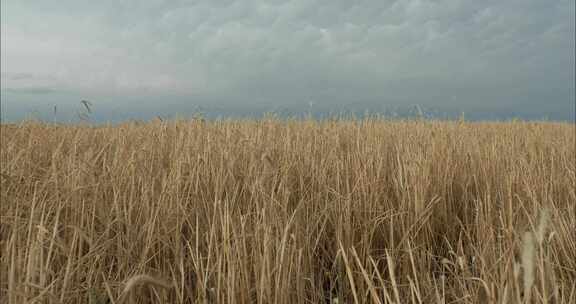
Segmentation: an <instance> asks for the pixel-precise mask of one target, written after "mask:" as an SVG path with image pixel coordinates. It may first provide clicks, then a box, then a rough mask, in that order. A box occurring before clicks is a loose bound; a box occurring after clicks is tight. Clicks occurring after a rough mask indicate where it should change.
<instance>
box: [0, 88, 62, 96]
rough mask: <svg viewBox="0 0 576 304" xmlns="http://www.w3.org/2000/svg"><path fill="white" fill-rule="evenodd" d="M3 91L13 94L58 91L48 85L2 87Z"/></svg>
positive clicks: (37, 93) (36, 93)
mask: <svg viewBox="0 0 576 304" xmlns="http://www.w3.org/2000/svg"><path fill="white" fill-rule="evenodd" d="M2 92H4V93H12V94H33V95H44V94H52V93H55V92H57V90H55V89H52V88H46V87H23V88H2Z"/></svg>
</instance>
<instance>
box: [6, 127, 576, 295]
mask: <svg viewBox="0 0 576 304" xmlns="http://www.w3.org/2000/svg"><path fill="white" fill-rule="evenodd" d="M575 132H576V128H575V126H574V124H568V123H550V122H538V123H536V122H486V123H472V122H465V121H458V122H440V121H425V120H418V121H384V120H379V119H366V120H359V121H351V120H350V121H347V120H341V121H337V120H331V121H324V122H319V121H312V120H307V121H296V120H285V121H281V120H275V119H273V118H270V119H264V120H228V121H198V120H194V121H162V120H156V121H154V122H150V123H145V124H134V123H125V124H121V125H116V126H98V127H96V126H89V125H77V126H59V125H53V124H43V123H37V122H27V123H22V124H19V125H2V126H1V129H0V139H1V141H0V148H1V151H0V162H1V172H0V182H1V184H0V185H1V190H0V199H1V204H0V211H1V218H0V219H1V221H0V254H1V257H0V261H1V264H0V302H1V303H125V302H126V301H127V300H130V301H132V303H330V302H332V303H336V302H337V303H455V302H458V303H576V287H575V285H574V282H576V233H575V231H576V186H575V183H576V175H575V174H576V147H575V144H576V143H575V140H576V134H575Z"/></svg>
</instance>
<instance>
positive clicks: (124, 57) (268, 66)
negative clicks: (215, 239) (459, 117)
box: [3, 0, 575, 108]
mask: <svg viewBox="0 0 576 304" xmlns="http://www.w3.org/2000/svg"><path fill="white" fill-rule="evenodd" d="M8 2H9V3H11V7H13V10H14V11H15V15H16V11H17V12H21V13H22V16H28V17H29V18H32V17H34V16H43V18H44V19H50V20H60V21H56V22H55V23H51V24H53V25H51V28H49V29H46V30H45V31H42V32H41V33H42V36H41V38H45V37H52V38H53V39H63V38H57V37H69V38H67V39H69V40H65V41H62V45H73V44H74V43H76V44H77V45H79V46H78V47H79V48H80V49H79V50H78V52H77V53H74V54H75V55H74V56H76V57H73V61H72V59H70V61H66V60H64V59H61V60H62V61H63V64H62V65H63V66H64V67H65V72H64V73H63V74H62V75H64V76H59V79H65V80H66V81H65V82H66V85H67V86H70V87H74V86H76V87H78V88H79V89H80V90H82V89H86V88H93V89H94V90H96V91H103V92H105V91H118V92H123V91H125V94H133V93H134V92H137V91H140V92H142V91H144V90H148V92H152V93H154V92H156V93H158V92H160V93H164V94H167V93H170V92H176V94H179V95H190V96H192V95H201V96H207V97H206V98H214V99H218V100H227V102H228V103H236V104H242V103H246V104H247V103H250V102H252V101H254V100H269V102H270V103H271V104H272V105H278V104H283V103H298V102H306V100H308V99H311V98H312V99H317V100H318V102H319V103H324V104H327V105H330V104H334V105H337V104H342V103H344V102H347V103H354V102H359V101H361V100H371V101H372V102H378V101H380V102H382V103H392V102H398V103H403V102H404V103H408V102H410V103H425V104H429V105H435V104H438V105H449V104H452V105H454V106H459V107H460V106H463V107H466V106H468V107H472V106H475V105H477V103H486V104H487V105H491V106H494V107H497V106H499V105H500V104H506V106H509V105H516V106H522V104H525V103H526V101H524V100H525V98H523V97H522V96H526V95H528V94H531V95H532V96H547V97H548V98H549V99H551V100H552V101H549V102H551V103H555V105H554V106H555V107H565V105H566V103H567V102H566V101H567V100H568V101H570V100H572V101H573V100H574V70H573V68H571V67H573V66H574V64H575V63H574V34H575V29H574V11H575V7H574V6H575V3H574V1H573V0H560V1H553V2H550V1H541V0H522V1H521V0H511V1H495V0H489V1H457V0H445V1H417V0H408V1H363V2H362V3H361V4H360V3H357V2H352V1H344V0H341V1H335V0H322V1H308V0H293V1H241V0H228V1H214V0H204V1H162V0H157V1H139V0H138V1H137V0H126V1H111V0H107V1H97V2H96V1H73V0H63V1H59V2H58V3H57V4H54V3H50V4H49V5H48V4H42V3H38V2H36V1H31V0H20V1H16V0H12V1H10V0H9V1H8ZM4 17H5V16H4V15H3V20H4V19H5V18H4ZM44 19H43V20H44ZM6 20H8V21H7V22H8V23H7V25H8V26H12V27H16V28H23V27H24V25H23V22H24V21H25V18H23V19H22V20H19V21H18V20H15V17H11V18H8V19H6ZM29 21H31V20H29ZM3 22H4V21H3ZM58 22H60V23H58ZM38 26H39V25H36V26H34V25H32V26H31V25H28V26H27V27H28V30H29V31H28V32H30V27H32V29H34V27H38ZM32 32H34V31H32ZM64 34H66V35H64ZM72 39H75V40H72ZM8 43H9V41H8ZM83 45H86V47H84V48H82V46H83ZM54 56H56V55H54ZM71 57H72V56H71ZM82 59H84V60H82ZM17 65H18V63H17V62H14V63H11V66H13V67H14V69H17ZM3 72H4V71H3ZM11 72H14V73H17V72H21V71H17V70H13V71H11ZM48 72H49V71H48ZM53 72H54V73H56V71H53ZM19 81H20V80H19ZM22 81H24V79H22ZM486 92H490V94H488V95H487V94H486ZM152 93H151V94H152ZM154 94H155V93H154ZM455 94H457V95H459V96H462V97H461V98H458V99H457V100H458V101H454V99H453V98H452V97H453V96H454V95H455ZM511 98H512V100H510V99H511ZM531 102H532V101H531ZM532 103H534V102H532ZM546 106H547V105H541V107H543V108H544V107H546Z"/></svg>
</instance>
